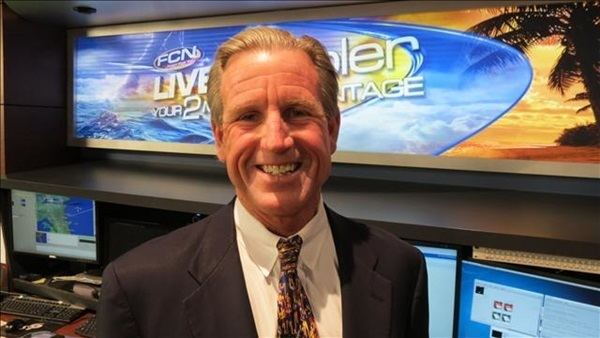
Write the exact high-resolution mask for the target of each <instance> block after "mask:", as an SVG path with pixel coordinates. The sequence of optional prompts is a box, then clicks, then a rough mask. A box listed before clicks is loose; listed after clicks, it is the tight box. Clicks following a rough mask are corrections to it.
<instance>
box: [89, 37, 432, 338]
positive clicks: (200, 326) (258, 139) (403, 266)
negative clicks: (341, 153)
mask: <svg viewBox="0 0 600 338" xmlns="http://www.w3.org/2000/svg"><path fill="white" fill-rule="evenodd" d="M208 87H209V92H208V95H209V104H210V108H211V112H212V126H213V133H214V136H215V140H216V147H217V156H218V158H219V160H221V161H223V162H224V163H225V165H226V167H227V174H228V176H229V178H230V180H231V182H232V183H233V185H234V187H235V191H236V195H237V197H236V199H235V200H234V201H233V202H232V203H230V204H229V205H227V206H225V207H223V208H222V209H221V210H220V211H218V212H216V213H215V214H213V215H211V216H209V217H207V218H205V219H204V220H202V221H200V222H198V223H195V224H191V225H189V226H187V227H184V228H182V229H179V230H176V231H174V232H172V233H170V234H169V235H167V236H164V237H161V238H158V239H155V240H153V241H150V242H148V243H145V244H143V245H141V246H140V247H138V248H136V249H135V250H132V251H131V252H129V253H127V254H125V255H124V256H122V257H121V258H119V259H118V260H116V261H114V262H113V263H111V264H110V265H109V266H107V268H106V269H105V271H104V276H103V283H104V285H103V288H102V296H101V304H100V309H99V313H98V317H99V330H100V334H99V337H106V338H120V337H128V338H129V337H181V338H183V337H254V336H261V337H276V336H277V337H286V336H290V337H291V336H293V337H342V336H343V337H410V338H415V337H426V336H427V335H428V308H427V278H426V269H425V263H424V260H423V256H422V255H421V254H420V253H419V252H418V251H417V250H416V249H415V248H413V247H412V246H410V245H408V244H406V243H405V242H403V241H401V240H399V239H397V238H396V237H395V236H393V235H391V234H388V233H385V232H384V231H381V230H379V229H375V228H371V227H368V226H365V225H362V224H358V223H355V222H353V221H350V220H348V219H346V218H344V217H342V216H340V215H338V214H336V213H335V212H333V211H331V210H330V209H328V208H327V207H326V206H325V205H324V204H323V202H322V200H321V186H322V185H323V184H324V182H325V181H326V180H327V178H328V176H329V174H330V169H331V155H332V154H333V153H334V151H335V149H336V141H337V136H338V132H339V127H340V113H339V109H338V107H337V101H336V100H337V91H338V86H337V78H336V74H335V70H334V68H333V66H332V64H331V62H330V60H329V57H328V55H327V53H326V51H325V50H324V48H323V47H322V45H321V44H320V43H319V42H317V41H316V40H315V39H313V38H310V37H302V38H294V37H293V36H291V35H290V34H289V33H287V32H284V31H281V30H278V29H274V28H267V27H257V28H253V29H249V30H246V31H243V32H241V33H239V34H238V35H236V36H235V37H233V38H232V39H230V40H229V41H227V42H225V43H224V44H223V45H222V46H221V47H220V48H219V50H218V51H217V55H216V57H215V62H214V64H213V67H212V69H211V72H210V79H209V83H208Z"/></svg>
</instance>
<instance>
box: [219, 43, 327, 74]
mask: <svg viewBox="0 0 600 338" xmlns="http://www.w3.org/2000/svg"><path fill="white" fill-rule="evenodd" d="M285 72H289V73H293V74H297V75H299V76H302V77H308V78H311V77H313V76H316V75H317V73H316V66H315V64H314V63H313V62H312V60H311V58H310V57H309V56H308V54H306V52H304V51H303V50H301V49H297V48H294V49H281V48H276V49H272V50H264V49H252V50H248V51H243V52H240V53H237V54H234V55H233V56H232V57H231V58H230V59H229V60H228V61H227V64H226V65H225V69H224V72H223V81H227V80H229V81H236V82H237V81H243V80H245V79H246V78H248V77H253V76H261V75H269V74H274V73H285Z"/></svg>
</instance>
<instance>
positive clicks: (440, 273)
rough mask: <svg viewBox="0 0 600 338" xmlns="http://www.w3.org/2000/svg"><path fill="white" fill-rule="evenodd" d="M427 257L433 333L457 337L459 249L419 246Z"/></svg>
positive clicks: (436, 337)
mask: <svg viewBox="0 0 600 338" xmlns="http://www.w3.org/2000/svg"><path fill="white" fill-rule="evenodd" d="M415 246H416V247H417V249H419V250H420V251H421V252H422V253H423V255H424V256H425V263H426V264H427V280H428V289H429V290H428V295H429V336H430V337H432V338H442V337H444V338H446V337H453V336H454V334H453V332H454V310H455V297H456V281H457V266H458V260H457V256H458V251H457V250H456V249H454V248H447V247H441V246H434V245H425V244H417V245H415Z"/></svg>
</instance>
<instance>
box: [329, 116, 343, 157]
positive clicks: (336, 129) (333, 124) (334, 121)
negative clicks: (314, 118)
mask: <svg viewBox="0 0 600 338" xmlns="http://www.w3.org/2000/svg"><path fill="white" fill-rule="evenodd" d="M340 123H341V120H340V114H336V115H335V117H332V118H328V119H327V132H328V133H329V142H330V144H329V147H330V149H331V154H332V155H333V153H335V150H336V149H337V139H338V135H339V133H340Z"/></svg>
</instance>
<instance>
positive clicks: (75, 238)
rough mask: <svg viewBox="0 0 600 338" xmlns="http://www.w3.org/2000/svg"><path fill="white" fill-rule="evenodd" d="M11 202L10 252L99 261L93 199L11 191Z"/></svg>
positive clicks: (82, 260) (89, 261)
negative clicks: (11, 248) (11, 247)
mask: <svg viewBox="0 0 600 338" xmlns="http://www.w3.org/2000/svg"><path fill="white" fill-rule="evenodd" d="M11 201H12V246H13V252H15V253H26V254H35V255H43V256H46V257H50V258H58V259H66V260H76V261H81V262H86V263H98V246H97V242H98V241H97V237H96V234H97V232H96V212H95V203H94V201H93V200H91V199H87V198H80V197H73V196H62V195H51V194H44V193H39V192H30V191H22V190H12V191H11Z"/></svg>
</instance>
